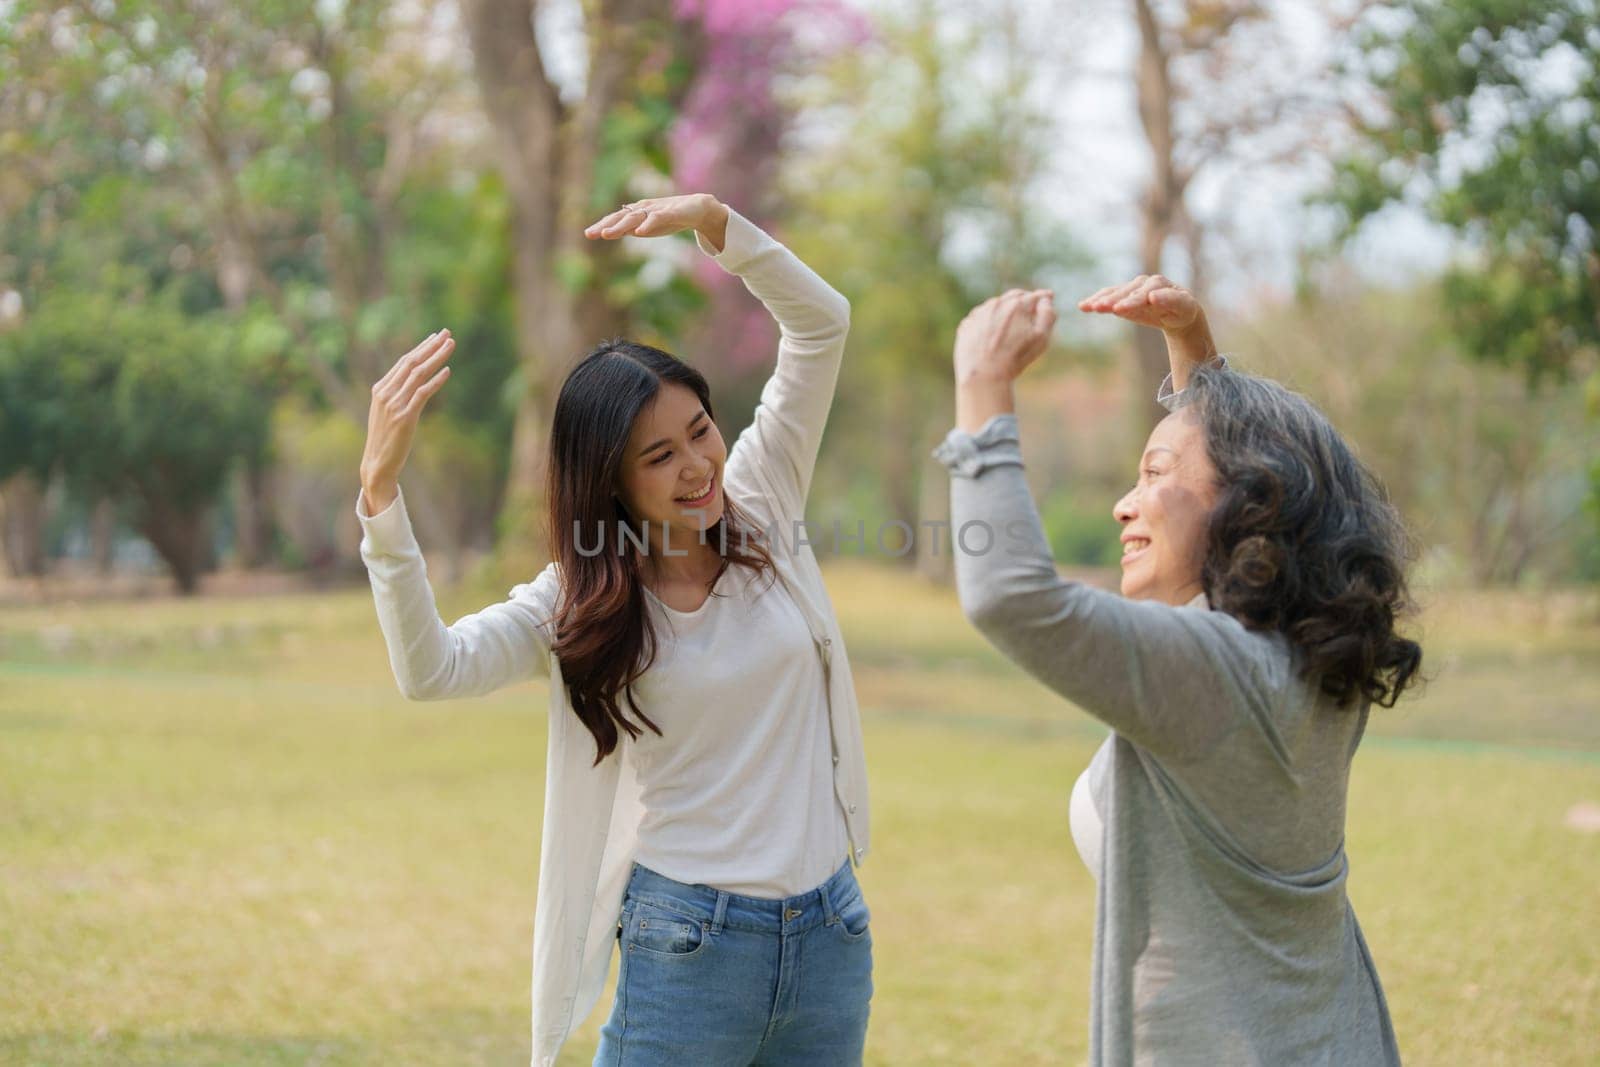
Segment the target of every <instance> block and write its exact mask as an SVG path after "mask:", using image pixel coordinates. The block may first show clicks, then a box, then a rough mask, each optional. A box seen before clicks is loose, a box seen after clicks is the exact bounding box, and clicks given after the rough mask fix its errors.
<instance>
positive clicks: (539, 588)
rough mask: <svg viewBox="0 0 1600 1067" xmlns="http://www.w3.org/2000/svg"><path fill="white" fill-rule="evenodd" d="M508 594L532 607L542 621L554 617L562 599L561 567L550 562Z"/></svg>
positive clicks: (512, 598)
mask: <svg viewBox="0 0 1600 1067" xmlns="http://www.w3.org/2000/svg"><path fill="white" fill-rule="evenodd" d="M507 596H508V597H509V599H511V600H512V601H514V602H516V603H517V604H519V605H521V606H523V607H525V608H528V609H531V610H532V611H533V612H534V613H535V614H536V615H537V616H538V617H539V618H540V619H541V621H546V620H550V619H553V618H554V616H555V613H556V607H557V605H558V604H559V603H560V601H561V569H560V568H559V567H557V566H556V565H555V564H554V563H550V564H548V565H546V566H545V568H544V570H542V571H540V572H539V573H538V574H536V575H535V576H534V577H533V579H532V580H531V581H527V582H521V583H519V584H517V585H514V586H512V587H511V592H510V593H508V594H507Z"/></svg>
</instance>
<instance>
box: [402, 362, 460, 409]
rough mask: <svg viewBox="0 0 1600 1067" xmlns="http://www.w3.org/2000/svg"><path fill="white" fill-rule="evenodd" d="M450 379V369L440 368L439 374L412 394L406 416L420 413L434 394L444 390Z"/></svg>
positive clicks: (407, 405)
mask: <svg viewBox="0 0 1600 1067" xmlns="http://www.w3.org/2000/svg"><path fill="white" fill-rule="evenodd" d="M449 379H450V368H449V367H440V368H439V372H438V373H437V374H435V375H434V376H433V377H432V378H429V379H428V380H427V381H425V382H423V383H422V384H421V385H420V386H418V387H417V391H416V392H415V393H413V394H411V400H410V401H409V402H408V403H407V404H406V414H407V415H414V414H416V413H418V412H420V411H421V410H422V408H423V405H425V404H426V403H427V402H428V401H429V400H430V399H431V398H432V397H433V394H434V393H437V392H438V391H439V390H440V389H443V388H444V383H445V382H446V381H448V380H449Z"/></svg>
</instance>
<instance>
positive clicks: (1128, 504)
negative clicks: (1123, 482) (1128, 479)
mask: <svg viewBox="0 0 1600 1067" xmlns="http://www.w3.org/2000/svg"><path fill="white" fill-rule="evenodd" d="M1138 491H1139V490H1138V488H1137V487H1135V488H1133V489H1129V490H1128V491H1127V492H1126V493H1124V494H1122V499H1121V500H1119V501H1117V502H1116V503H1115V504H1113V505H1111V516H1112V518H1114V519H1116V520H1117V521H1118V522H1120V523H1121V524H1122V525H1124V526H1126V525H1128V523H1130V522H1132V521H1133V520H1134V519H1135V518H1137V517H1138V515H1139V510H1138V508H1136V507H1134V499H1133V498H1134V495H1135V494H1136V493H1138Z"/></svg>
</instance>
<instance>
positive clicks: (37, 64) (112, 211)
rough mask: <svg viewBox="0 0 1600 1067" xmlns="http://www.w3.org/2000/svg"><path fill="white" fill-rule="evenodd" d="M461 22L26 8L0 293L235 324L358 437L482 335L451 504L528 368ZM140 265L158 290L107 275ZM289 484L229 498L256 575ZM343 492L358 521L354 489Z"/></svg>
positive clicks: (19, 7)
mask: <svg viewBox="0 0 1600 1067" xmlns="http://www.w3.org/2000/svg"><path fill="white" fill-rule="evenodd" d="M453 12H454V7H453V6H452V5H449V4H443V3H434V2H429V3H423V4H418V5H406V6H404V7H396V6H391V5H382V4H375V3H367V2H350V3H316V4H313V3H310V2H291V0H283V2H273V3H265V4H255V5H247V6H239V5H216V4H212V3H207V2H205V0H115V2H94V3H89V2H81V3H80V2H76V0H69V2H64V3H53V4H44V3H36V2H31V0H19V2H18V3H16V4H14V5H8V6H7V7H6V9H5V10H3V11H0V29H3V31H4V33H5V35H6V40H7V43H8V47H7V48H5V49H3V50H0V51H3V53H4V57H3V59H0V62H4V63H5V64H6V67H7V69H6V70H5V72H4V73H5V74H6V75H7V76H6V77H5V78H0V139H4V141H5V143H6V144H7V146H8V147H11V148H15V149H16V150H17V158H18V159H19V160H21V161H22V164H23V165H22V166H20V167H18V168H16V170H14V171H8V175H7V179H6V180H5V181H4V182H3V183H0V198H3V202H4V203H5V204H10V205H12V206H13V208H14V210H13V211H11V212H8V213H6V215H5V217H4V218H3V219H0V235H3V237H4V247H5V249H6V251H7V253H8V254H7V256H6V259H5V261H4V262H0V281H4V282H6V283H9V284H10V285H11V286H13V287H15V289H16V290H17V291H18V292H20V293H21V296H22V299H23V304H24V307H25V308H26V309H32V308H33V307H35V306H37V304H38V302H39V301H40V299H41V298H42V296H43V294H44V293H45V292H46V291H48V290H49V289H52V288H60V287H63V286H65V287H71V288H75V289H95V288H100V289H105V290H107V291H110V290H119V291H121V290H120V289H119V287H121V289H126V292H125V293H124V295H127V296H131V297H132V298H135V299H148V298H150V297H151V296H152V295H153V294H157V293H163V292H173V293H177V294H178V295H179V298H180V302H181V303H182V305H183V307H184V309H185V310H186V311H187V312H190V313H193V314H204V313H207V312H209V311H211V310H214V309H223V310H225V311H226V312H227V313H228V317H229V320H230V321H231V322H232V323H233V324H235V325H238V326H239V327H240V329H239V331H238V333H237V336H238V338H239V340H240V343H241V345H242V347H243V348H244V349H245V350H247V351H248V353H249V355H250V358H257V357H260V358H264V359H266V360H268V362H269V364H270V365H271V367H272V369H273V371H274V373H272V374H270V375H268V376H266V377H265V378H263V379H262V380H261V381H260V382H259V385H260V387H261V388H263V389H267V390H270V391H271V392H272V393H273V395H274V396H280V397H294V398H296V404H295V406H296V408H297V409H303V408H306V407H307V406H309V408H310V409H311V410H313V411H318V412H323V413H327V414H325V415H323V416H319V417H338V418H344V419H346V420H348V421H350V422H351V424H352V425H364V424H365V414H366V400H367V388H368V386H369V385H370V383H371V382H372V381H374V380H376V378H377V377H378V376H379V374H380V373H381V371H382V370H383V369H386V367H387V364H388V361H389V360H390V359H392V358H393V355H394V353H396V352H398V351H402V350H404V348H405V347H406V346H407V343H408V339H410V338H414V337H415V336H416V335H418V334H419V333H422V332H426V330H427V329H431V328H435V327H437V326H438V325H441V324H443V323H442V322H441V318H442V316H444V315H446V314H451V315H455V316H457V318H458V320H466V325H465V326H463V323H462V322H461V321H456V322H454V323H452V324H453V325H455V326H456V327H457V329H458V333H460V334H462V335H463V338H464V339H466V338H467V336H468V335H469V334H470V340H471V343H472V344H473V354H474V359H473V360H472V361H471V362H470V365H467V366H464V368H463V372H462V373H461V374H460V375H458V380H457V382H456V388H455V389H453V390H452V392H453V394H454V395H453V396H452V397H450V398H449V399H448V401H447V402H446V403H444V404H442V405H440V407H441V411H440V412H439V413H438V415H437V417H443V418H460V419H463V420H464V421H465V423H466V426H465V427H464V432H463V433H461V434H454V435H451V434H441V435H436V437H438V438H439V439H440V440H441V441H443V440H447V439H448V440H451V441H454V442H456V443H457V444H459V445H462V446H464V447H466V446H470V447H469V448H468V451H469V452H470V454H466V453H462V451H461V449H460V448H451V449H445V448H443V447H442V446H441V447H440V448H436V449H435V451H445V452H450V453H451V455H452V456H453V457H454V458H453V459H450V461H449V462H440V463H437V464H434V465H433V466H435V467H438V468H439V476H438V477H435V478H428V479H426V480H427V481H429V483H430V487H432V488H440V487H442V488H441V495H448V490H449V488H450V487H451V486H453V485H455V484H457V482H458V480H457V479H456V478H454V477H453V475H452V474H451V467H452V464H456V465H460V464H465V466H466V467H467V468H473V469H475V468H477V467H479V466H481V463H482V460H483V457H484V455H485V454H488V453H489V452H493V453H498V452H501V451H503V438H504V436H505V435H506V433H507V432H508V428H509V419H507V418H504V417H502V416H501V415H500V412H501V410H502V408H503V406H504V405H503V403H502V398H501V395H500V391H499V389H498V384H497V382H498V379H501V378H503V377H504V375H505V373H506V371H507V369H508V367H507V362H506V359H505V358H503V357H505V356H509V354H510V337H509V319H508V318H507V317H506V316H504V315H501V314H499V313H498V310H499V305H500V304H501V303H502V301H500V300H498V299H497V298H498V294H499V291H500V288H501V285H502V279H503V277H504V262H505V258H504V250H505V249H506V247H507V244H506V242H505V241H504V240H503V238H502V236H501V234H502V233H503V230H504V222H505V220H504V215H503V212H502V211H500V210H499V206H498V205H499V204H500V203H503V200H504V195H503V190H502V189H501V188H500V186H499V185H498V183H497V182H494V181H485V180H484V179H483V177H482V176H481V175H479V174H477V173H475V172H474V171H473V170H472V169H471V166H470V163H471V162H472V161H471V160H468V162H467V165H463V164H461V163H460V162H458V160H459V158H460V152H459V146H458V144H457V142H459V141H460V140H461V136H462V135H461V132H460V131H459V130H456V129H453V128H452V125H453V123H452V119H455V120H460V121H461V122H464V123H465V125H466V126H467V127H468V132H469V133H470V131H471V128H472V123H473V121H474V120H476V118H477V108H476V102H475V100H473V98H472V96H471V95H470V92H469V90H470V82H468V81H467V80H466V79H465V78H464V77H463V76H462V74H461V72H460V70H459V65H458V64H453V63H451V62H449V61H448V60H447V58H444V57H441V56H440V55H439V54H438V51H439V50H438V49H437V48H434V47H432V45H431V42H434V41H436V40H437V39H438V37H439V35H440V33H441V32H446V33H448V31H449V30H450V28H451V27H450V26H449V24H448V17H449V16H450V15H452V14H453ZM112 267H114V268H115V270H110V268H112ZM129 271H132V272H135V273H138V274H140V275H142V277H143V281H142V283H141V284H139V285H135V286H131V287H127V286H123V283H122V282H121V281H107V279H106V275H107V274H108V273H121V274H126V273H128V272H129ZM486 277H487V278H488V284H485V279H486ZM475 300H478V301H481V303H474V301H475ZM218 321H220V320H218ZM486 383H488V384H487V385H486ZM297 425H298V424H297ZM458 461H459V462H458ZM427 466H428V465H427V464H419V466H418V471H419V475H418V476H419V478H420V477H422V476H423V473H425V471H424V468H425V467H427ZM275 467H276V462H275V457H274V454H273V452H272V451H271V450H268V451H267V452H265V453H261V454H256V455H254V456H252V457H251V458H250V459H249V460H248V461H247V462H246V464H245V465H244V466H243V467H242V468H241V470H240V471H239V472H237V476H236V477H237V479H238V480H237V481H236V482H235V483H234V485H233V487H232V494H231V495H232V499H233V500H234V501H235V503H236V505H237V506H238V508H239V512H238V514H236V516H235V524H234V525H235V534H236V540H235V548H236V550H237V552H238V555H239V559H240V562H241V563H243V564H245V565H247V566H248V565H250V564H252V563H254V562H258V561H265V560H266V559H268V558H269V557H270V556H271V555H272V553H273V546H274V544H275V543H276V541H277V538H276V537H275V535H274V528H275V526H276V523H275V520H274V516H275V513H276V512H277V511H278V509H279V507H280V506H281V505H280V504H278V503H276V502H275V500H274V497H275V495H276V491H275V485H276V483H277V481H278V478H277V477H276V473H278V472H276V471H275ZM339 495H340V497H341V500H340V502H339V504H338V506H339V508H340V509H341V510H347V509H348V503H349V501H348V500H346V499H342V498H343V497H347V496H351V494H345V493H341V494H339ZM426 495H427V494H426V493H424V496H426ZM352 498H353V497H352ZM449 512H450V509H448V508H446V509H439V508H432V507H419V508H417V509H416V514H415V521H416V522H417V525H418V528H419V530H420V531H421V532H422V533H423V536H424V537H426V538H427V539H428V540H429V542H430V543H432V544H438V545H440V546H441V547H445V548H454V547H455V546H457V544H458V543H459V542H460V541H461V540H462V539H463V536H465V533H464V532H463V531H458V530H456V529H453V525H454V524H452V522H451V518H452V516H451V514H450V513H449ZM344 552H345V554H346V555H349V554H353V552H354V543H353V542H351V543H350V544H349V545H348V546H347V547H345V549H344ZM452 555H454V552H452Z"/></svg>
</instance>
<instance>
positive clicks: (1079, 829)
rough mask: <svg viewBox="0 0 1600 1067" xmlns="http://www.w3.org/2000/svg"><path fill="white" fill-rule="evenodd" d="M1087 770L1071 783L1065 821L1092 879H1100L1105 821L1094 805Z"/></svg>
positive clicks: (1092, 791)
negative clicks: (1069, 802) (1069, 801)
mask: <svg viewBox="0 0 1600 1067" xmlns="http://www.w3.org/2000/svg"><path fill="white" fill-rule="evenodd" d="M1089 773H1090V772H1089V771H1088V770H1085V771H1084V772H1083V773H1082V774H1080V775H1078V780H1077V781H1076V782H1074V783H1073V784H1072V802H1071V804H1070V805H1068V808H1067V822H1068V824H1069V825H1070V826H1071V827H1072V843H1073V844H1074V845H1076V846H1077V848H1078V855H1079V856H1080V857H1082V858H1083V865H1084V866H1085V867H1087V868H1089V873H1090V874H1092V875H1094V880H1095V881H1097V882H1098V881H1099V880H1100V865H1101V863H1102V860H1101V856H1100V853H1101V848H1102V846H1103V844H1104V842H1105V823H1104V822H1103V821H1102V820H1101V818H1100V809H1099V808H1096V807H1095V805H1094V789H1093V788H1092V787H1091V786H1090V784H1089Z"/></svg>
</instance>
